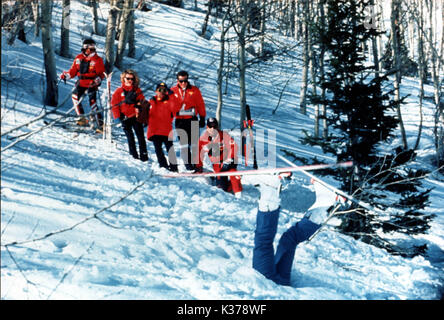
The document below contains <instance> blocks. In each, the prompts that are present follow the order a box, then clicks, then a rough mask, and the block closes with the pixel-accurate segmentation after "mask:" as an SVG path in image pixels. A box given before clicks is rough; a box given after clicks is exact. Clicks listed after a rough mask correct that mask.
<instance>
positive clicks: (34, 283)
mask: <svg viewBox="0 0 444 320" xmlns="http://www.w3.org/2000/svg"><path fill="white" fill-rule="evenodd" d="M71 3H72V4H71V10H72V17H71V21H72V26H73V27H72V30H71V51H72V53H73V54H74V53H75V52H77V51H79V48H80V44H81V39H82V37H84V36H87V35H89V32H90V23H89V21H88V18H89V11H88V8H87V6H85V5H84V4H83V3H82V2H78V1H72V2H71ZM100 6H101V14H102V20H101V26H102V27H104V25H105V24H106V13H107V9H108V7H107V5H106V4H101V5H100ZM201 6H202V4H201ZM54 10H55V12H54V15H53V19H54V20H53V23H54V26H55V28H54V29H55V32H54V35H55V43H58V41H59V39H58V38H57V35H58V34H59V32H58V31H59V29H58V25H59V24H60V19H61V9H60V6H59V4H58V3H55V7H54ZM136 15H137V23H136V39H137V57H136V58H135V59H129V58H125V60H124V63H125V67H131V68H134V69H136V70H137V71H138V72H139V74H140V76H141V77H142V78H143V81H142V88H143V89H144V93H145V95H146V96H147V97H149V96H150V95H152V94H153V89H154V85H155V83H157V82H158V81H167V82H168V83H170V84H172V83H173V82H174V77H175V72H176V71H177V70H179V69H186V70H188V71H189V72H190V74H191V78H192V81H193V82H194V83H195V84H197V85H198V86H199V87H200V88H201V90H202V93H203V95H204V98H205V100H206V102H207V111H208V113H209V115H214V113H215V108H216V94H215V93H216V89H215V85H216V80H215V78H216V76H215V75H216V68H217V58H218V49H219V43H218V40H217V39H218V30H217V22H216V21H215V20H211V21H210V28H211V32H212V33H213V36H212V37H211V38H210V39H209V40H206V39H202V38H201V37H199V36H198V33H197V32H198V31H199V29H200V24H201V22H202V21H203V18H204V13H202V12H194V11H190V10H188V8H185V9H177V8H172V7H168V6H163V5H159V4H153V10H152V11H151V12H146V13H144V12H136ZM29 37H32V36H31V35H30V34H29ZM94 38H95V40H96V41H97V42H98V44H99V47H100V48H103V47H104V38H103V37H98V36H94ZM99 53H101V54H102V53H103V52H100V51H99ZM71 62H72V61H71V59H64V58H61V57H59V56H57V69H58V72H61V71H62V70H66V69H68V68H69V66H70V64H71ZM1 63H2V82H1V88H2V91H1V97H2V109H1V120H2V124H1V126H2V132H4V131H6V130H8V129H11V128H13V127H15V126H17V125H19V124H22V123H25V122H27V121H29V120H30V119H32V118H34V117H36V116H37V115H39V113H40V112H41V108H42V103H41V100H42V91H43V89H42V86H43V83H44V68H43V63H42V51H41V43H40V39H38V38H36V39H33V38H30V44H29V45H25V44H23V43H20V42H19V41H16V43H15V44H14V45H13V46H8V45H7V44H6V43H5V40H4V38H3V37H2V62H1ZM294 67H295V66H290V65H289V64H288V61H286V60H285V58H281V59H279V61H274V62H273V63H271V62H268V63H264V64H262V65H260V66H255V67H253V68H252V69H250V70H249V74H248V83H247V88H248V102H249V104H250V105H251V106H252V113H253V116H254V117H255V119H256V124H257V127H258V129H262V130H264V131H265V132H266V135H265V136H264V140H265V141H269V142H270V139H269V138H268V135H269V133H270V132H272V131H271V130H272V129H275V132H276V141H275V142H273V141H271V144H270V146H268V147H269V148H271V149H269V150H272V148H275V149H276V152H277V153H281V148H283V147H285V149H287V150H290V151H292V152H295V153H297V154H298V155H300V156H306V157H308V158H311V157H313V156H315V155H316V156H318V157H319V158H324V160H329V159H330V160H332V161H333V160H334V159H332V158H331V157H330V156H328V155H323V154H322V152H321V151H320V150H319V149H317V148H311V147H307V146H303V145H301V144H300V142H299V139H298V138H299V137H300V136H301V129H307V130H310V128H311V126H312V124H311V120H310V116H303V115H301V114H299V113H298V112H297V111H296V110H295V108H294V107H292V106H293V105H294V101H298V100H297V98H298V92H299V80H300V74H299V72H295V69H294ZM115 71H116V72H114V77H113V83H112V87H113V89H115V88H116V87H117V86H118V85H119V82H118V78H119V75H120V72H118V70H115ZM258 74H261V76H260V77H258ZM289 78H291V79H293V80H292V81H290V82H288V86H287V87H286V89H285V91H284V94H283V95H282V97H281V98H282V99H281V101H280V103H279V106H278V109H277V111H276V113H275V114H272V113H271V111H272V110H273V109H275V107H276V106H277V104H278V98H279V94H280V90H282V88H283V86H284V85H285V83H286V82H287V80H288V79H289ZM71 85H72V81H71V82H70V83H69V85H66V86H65V85H63V84H62V85H61V86H60V89H59V95H60V98H59V101H60V100H61V99H62V98H63V97H65V96H66V95H68V94H69V92H70V89H71ZM416 87H417V83H416V81H414V80H409V81H407V82H405V84H404V90H406V91H407V92H413V94H412V97H411V98H409V99H410V100H409V104H408V105H406V106H405V107H404V109H405V110H404V111H405V113H404V114H405V116H406V117H407V122H408V125H407V126H406V128H407V130H409V135H410V136H411V137H412V138H413V137H414V136H415V134H416V124H417V121H416V120H417V114H416V112H415V111H412V109H414V106H415V101H416V100H414V98H415V97H416V94H415V93H414V91H415V90H417V89H416ZM427 90H428V94H429V95H430V94H431V90H432V89H431V88H430V87H427ZM103 91H104V90H101V93H102V101H101V102H102V103H103V104H104V103H105V95H104V94H103ZM224 101H225V104H226V106H225V107H224V108H225V109H224V111H223V117H224V118H223V121H224V127H225V128H235V127H236V126H237V121H238V120H237V119H238V107H237V106H238V87H237V83H236V81H235V80H231V81H230V83H229V90H228V94H227V95H226V96H225V97H224ZM253 107H254V109H253ZM426 107H428V109H427V110H426V112H427V114H426V121H428V125H431V123H432V118H431V116H432V110H431V106H430V105H427V106H426ZM69 108H71V102H69V101H68V103H66V104H65V105H64V109H65V110H68V109H69ZM310 111H312V110H310ZM41 126H43V121H38V122H35V123H33V124H32V125H30V126H29V127H25V128H23V129H21V130H19V131H15V132H13V133H11V134H10V135H9V137H7V136H5V137H2V140H1V143H2V148H5V147H6V146H8V145H9V144H10V143H11V142H12V141H13V140H11V136H16V135H19V134H23V133H26V132H30V131H32V130H33V129H36V128H39V127H41ZM114 134H115V139H116V144H115V145H111V146H110V145H108V144H107V143H105V142H104V141H102V140H101V139H98V138H97V137H94V136H92V135H87V134H76V133H72V132H67V131H65V130H63V129H62V128H58V127H53V128H48V129H45V130H43V131H41V132H39V133H38V134H35V135H33V136H32V137H31V138H29V139H27V140H25V141H23V142H20V143H18V144H17V145H15V146H14V147H12V148H10V149H7V150H5V151H2V154H1V164H2V166H1V244H2V246H1V283H2V286H1V298H2V299H437V298H440V297H441V294H442V287H443V281H444V275H443V266H444V254H443V253H444V251H443V250H444V231H443V230H444V228H443V226H444V210H443V207H444V206H443V200H442V199H444V183H443V182H439V180H437V179H433V177H431V178H430V179H428V180H427V184H428V185H429V186H433V187H435V190H434V191H433V192H432V198H431V200H432V203H431V205H430V208H428V210H430V211H431V212H433V213H435V214H437V217H436V218H435V220H434V221H433V222H432V228H431V229H430V231H429V232H428V234H427V235H423V236H421V237H419V239H417V240H422V241H426V242H427V243H428V245H429V248H430V250H429V255H428V256H427V257H415V258H413V259H406V258H402V257H399V256H392V255H390V254H388V253H387V252H386V251H384V250H381V249H378V248H375V247H373V246H369V245H367V244H364V243H362V242H359V241H355V240H353V239H352V238H350V237H347V236H344V235H341V234H340V233H338V232H336V231H335V230H334V229H333V228H325V229H324V230H323V231H322V232H321V233H319V234H318V235H317V236H316V237H315V238H314V239H313V240H312V241H310V242H307V243H304V244H302V245H300V246H299V247H298V248H297V250H296V257H295V262H294V271H293V274H292V286H291V287H282V286H278V285H276V284H274V283H273V282H271V281H269V280H266V279H265V278H264V277H263V276H262V275H260V274H258V273H257V272H256V271H254V270H253V269H252V268H251V260H252V248H253V232H254V225H255V215H256V206H257V199H258V196H259V193H258V191H257V190H256V188H255V187H254V186H253V185H249V184H245V185H244V187H245V190H244V192H243V198H242V199H235V198H234V197H233V196H232V195H230V194H227V193H224V192H221V191H220V190H218V189H216V188H215V187H212V186H209V185H208V184H207V183H206V181H205V180H204V179H201V180H198V179H194V180H192V181H191V180H188V179H186V178H174V179H171V178H163V177H161V176H159V175H158V174H159V172H160V170H159V168H158V166H157V164H156V163H157V161H156V160H155V155H154V149H153V146H152V145H151V143H148V145H149V154H150V157H151V161H149V162H148V163H141V162H139V161H136V160H133V159H132V158H131V157H130V156H129V155H128V153H127V150H126V148H127V146H126V139H125V137H124V136H123V134H122V131H121V128H120V127H117V128H116V129H115V131H114ZM233 134H234V135H235V136H237V137H238V134H239V133H237V132H233ZM423 134H424V138H423V139H422V150H424V151H423V154H421V157H420V160H419V161H420V162H419V164H420V165H424V166H427V162H426V161H427V160H428V159H429V158H430V157H431V154H432V153H431V150H432V146H433V145H432V140H431V129H430V128H426V129H425V130H424V133H423ZM394 143H396V141H394ZM272 160H273V159H271V158H270V161H268V162H262V163H261V166H268V165H271V164H272V163H271V162H272ZM421 161H423V162H421ZM276 165H278V166H279V165H283V163H282V162H280V161H277V163H276ZM441 181H442V177H441ZM314 200H315V196H314V193H313V192H312V191H311V189H310V187H309V181H308V179H307V178H306V177H304V176H299V175H296V176H295V177H294V178H293V179H292V180H291V182H287V183H286V185H285V187H284V190H283V199H282V208H283V210H282V213H281V217H280V223H279V230H278V234H281V233H282V232H283V231H285V230H286V228H288V227H289V226H291V225H292V224H293V223H294V222H296V221H297V220H298V219H299V218H301V217H302V216H303V214H304V211H305V210H306V209H307V208H309V207H310V205H311V204H312V203H313V202H314ZM332 223H333V224H334V223H335V221H333V222H332Z"/></svg>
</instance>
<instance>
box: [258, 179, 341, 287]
mask: <svg viewBox="0 0 444 320" xmlns="http://www.w3.org/2000/svg"><path fill="white" fill-rule="evenodd" d="M254 178H255V180H256V182H257V183H259V191H260V199H259V203H258V211H257V216H256V229H255V233H254V249H253V268H254V269H255V270H256V271H258V272H260V273H261V274H262V275H264V276H265V277H266V278H267V279H270V280H272V281H274V282H275V283H277V284H280V285H285V286H290V276H291V269H292V266H293V260H294V255H295V251H296V247H297V245H298V244H299V243H301V242H304V241H306V240H308V239H310V237H311V236H312V235H313V234H314V233H315V232H316V231H317V230H318V229H319V228H320V227H321V225H322V224H323V223H324V222H325V221H326V220H327V219H328V218H329V217H330V216H331V215H332V214H334V213H335V212H337V210H338V209H341V210H343V209H345V207H344V198H342V197H340V196H337V195H336V193H334V192H332V191H330V190H329V189H327V188H326V187H324V186H323V185H322V184H321V183H319V182H317V181H312V183H313V185H314V189H315V192H316V201H315V203H314V204H313V205H312V206H311V207H310V208H309V209H308V210H307V212H306V213H305V215H304V217H303V218H302V219H301V220H300V221H298V222H296V223H295V224H294V225H293V226H291V227H290V228H289V229H288V230H287V231H285V232H284V233H283V234H282V236H281V238H280V240H279V243H278V246H277V248H276V252H275V251H274V247H273V241H274V238H275V236H276V232H277V226H278V219H279V212H280V191H281V178H280V176H278V175H260V176H255V177H254Z"/></svg>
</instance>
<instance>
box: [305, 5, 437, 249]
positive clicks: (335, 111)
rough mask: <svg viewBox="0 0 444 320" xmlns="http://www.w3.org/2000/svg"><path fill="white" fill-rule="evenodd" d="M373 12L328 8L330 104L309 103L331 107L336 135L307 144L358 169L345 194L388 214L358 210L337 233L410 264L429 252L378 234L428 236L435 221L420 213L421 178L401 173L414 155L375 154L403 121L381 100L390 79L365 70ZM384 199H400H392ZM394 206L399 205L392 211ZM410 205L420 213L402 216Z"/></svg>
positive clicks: (345, 177) (423, 199)
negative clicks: (402, 257) (407, 258)
mask: <svg viewBox="0 0 444 320" xmlns="http://www.w3.org/2000/svg"><path fill="white" fill-rule="evenodd" d="M368 5H369V3H368V1H365V0H327V14H328V19H327V20H328V23H327V26H326V28H325V30H324V32H322V34H319V41H322V42H323V45H324V46H325V48H326V51H327V54H328V55H327V57H328V58H327V59H326V76H325V80H324V81H323V82H322V83H319V85H320V86H323V87H324V88H325V89H326V92H327V95H326V98H325V99H321V98H320V97H319V96H312V97H311V102H312V103H320V104H324V105H327V106H328V109H329V114H328V119H327V121H328V123H329V125H330V127H331V128H333V130H330V134H329V137H328V138H327V139H326V140H324V141H322V140H321V139H320V138H314V137H309V136H307V137H306V138H305V139H304V141H305V142H307V143H311V144H318V145H321V146H323V148H325V149H324V151H329V152H333V153H334V154H336V156H337V158H338V161H343V160H350V159H351V160H353V161H354V164H355V168H353V169H349V170H342V171H340V172H339V173H337V174H340V175H341V176H340V177H339V176H338V178H340V179H341V180H342V189H343V190H344V191H345V192H348V193H350V194H353V195H354V196H355V197H357V198H360V199H361V200H363V201H366V202H368V203H371V204H372V205H373V206H375V207H377V208H380V209H381V211H383V210H384V211H386V212H389V213H388V214H387V215H385V216H384V217H382V216H380V215H377V213H375V212H371V213H370V212H364V211H362V210H361V209H360V208H354V209H356V210H355V211H354V212H352V213H350V214H345V215H342V216H341V217H342V223H341V225H340V226H339V229H340V230H341V231H342V232H344V233H346V234H349V235H352V236H354V237H355V238H356V239H360V240H362V241H364V242H367V243H371V244H373V245H376V246H379V247H383V248H386V249H387V250H389V251H390V252H393V253H398V254H402V255H408V256H412V255H415V254H418V253H422V252H424V247H418V248H414V249H411V248H409V249H406V248H401V247H399V246H398V245H397V244H394V243H391V242H389V241H387V240H385V239H383V238H382V237H381V235H380V234H381V233H380V232H378V231H385V232H392V231H396V232H404V233H408V234H413V233H420V232H424V231H425V230H427V229H428V222H429V220H430V218H431V216H425V215H423V214H422V213H421V212H420V210H421V209H423V208H424V206H425V205H426V203H427V201H428V194H429V192H430V190H421V186H420V184H418V181H417V177H418V175H421V174H422V172H420V173H418V172H412V171H407V170H406V169H405V168H404V167H403V166H404V165H405V164H406V163H408V162H409V161H410V160H411V159H413V158H414V152H413V151H405V150H402V149H399V150H396V151H395V153H393V154H391V155H385V156H382V155H380V154H379V153H378V146H380V145H381V144H382V143H384V142H387V141H388V139H389V138H390V137H391V136H392V135H393V131H394V129H395V128H397V125H398V120H397V118H396V117H395V115H394V113H393V112H392V113H391V114H390V111H393V110H394V108H395V107H396V102H394V101H393V100H391V99H390V94H391V93H392V92H383V88H384V87H386V85H385V83H386V81H387V77H386V76H379V77H375V75H374V73H373V72H372V71H373V69H374V66H368V65H366V57H365V53H364V51H363V48H364V44H365V43H366V42H367V41H368V40H369V39H370V38H371V37H372V36H375V35H377V33H378V31H377V30H375V29H373V28H366V27H365V23H364V22H365V19H366V16H365V10H366V9H367V8H366V7H367V6H368ZM409 177H416V178H415V179H413V180H411V179H410V178H409ZM412 181H415V182H414V183H412ZM387 191H392V192H395V193H396V194H398V196H396V194H394V195H393V196H389V197H388V196H387ZM394 198H398V200H397V201H395V203H393V199H394ZM412 203H415V204H416V206H411V207H410V209H409V210H408V211H407V212H406V211H405V210H403V209H405V208H406V205H411V204H412ZM390 208H393V209H390ZM394 208H398V210H397V209H394ZM388 209H390V210H388Z"/></svg>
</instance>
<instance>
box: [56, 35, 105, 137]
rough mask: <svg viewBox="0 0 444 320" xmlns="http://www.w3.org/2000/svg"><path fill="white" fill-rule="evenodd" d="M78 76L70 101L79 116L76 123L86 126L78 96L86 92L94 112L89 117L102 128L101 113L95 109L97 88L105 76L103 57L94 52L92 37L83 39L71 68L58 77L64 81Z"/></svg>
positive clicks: (86, 122)
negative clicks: (80, 51) (80, 49)
mask: <svg viewBox="0 0 444 320" xmlns="http://www.w3.org/2000/svg"><path fill="white" fill-rule="evenodd" d="M74 77H79V80H78V81H77V82H76V86H75V88H74V91H73V92H72V102H73V105H74V107H75V110H76V113H77V115H78V116H80V118H79V119H78V120H77V124H78V125H81V126H86V125H87V124H88V120H87V119H86V118H85V117H84V116H83V115H84V110H83V106H82V104H81V103H79V100H80V98H81V97H82V96H83V95H84V94H85V93H86V94H88V97H89V105H90V108H91V112H93V113H95V114H94V116H91V118H92V119H93V120H94V121H95V122H96V124H97V126H98V127H97V128H98V130H99V131H101V130H102V128H103V115H102V113H101V112H98V111H97V109H98V108H97V103H96V102H97V90H98V88H99V86H100V84H101V83H102V79H103V78H104V77H105V66H104V64H103V59H102V58H101V57H99V56H98V55H97V53H96V43H95V41H94V40H93V39H85V40H84V41H83V46H82V53H80V54H79V55H77V56H76V58H75V59H74V62H73V64H72V66H71V69H69V70H68V71H63V73H62V74H61V75H60V79H62V80H64V81H66V80H67V79H72V78H74Z"/></svg>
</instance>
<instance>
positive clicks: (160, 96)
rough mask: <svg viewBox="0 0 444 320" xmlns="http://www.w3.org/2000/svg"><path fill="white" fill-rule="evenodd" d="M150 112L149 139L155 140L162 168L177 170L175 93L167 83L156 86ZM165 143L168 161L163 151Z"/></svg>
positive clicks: (155, 148) (158, 159) (155, 147)
mask: <svg viewBox="0 0 444 320" xmlns="http://www.w3.org/2000/svg"><path fill="white" fill-rule="evenodd" d="M149 102H150V105H151V108H150V114H149V117H148V119H149V120H148V132H147V137H148V140H149V141H151V142H153V144H154V150H155V151H156V156H157V161H158V162H159V166H160V167H161V168H166V169H168V170H170V171H173V172H177V171H178V169H177V158H176V152H175V151H174V147H173V142H172V140H173V118H174V114H175V112H176V111H177V108H176V106H177V104H176V101H175V97H174V94H173V95H170V94H169V89H168V87H167V85H166V84H165V83H163V82H162V83H159V84H158V85H157V86H156V95H155V96H154V97H152V98H151V99H150V101H149ZM162 145H165V148H166V152H167V154H168V162H169V164H168V162H167V160H166V158H165V155H164V153H163V151H162Z"/></svg>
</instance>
